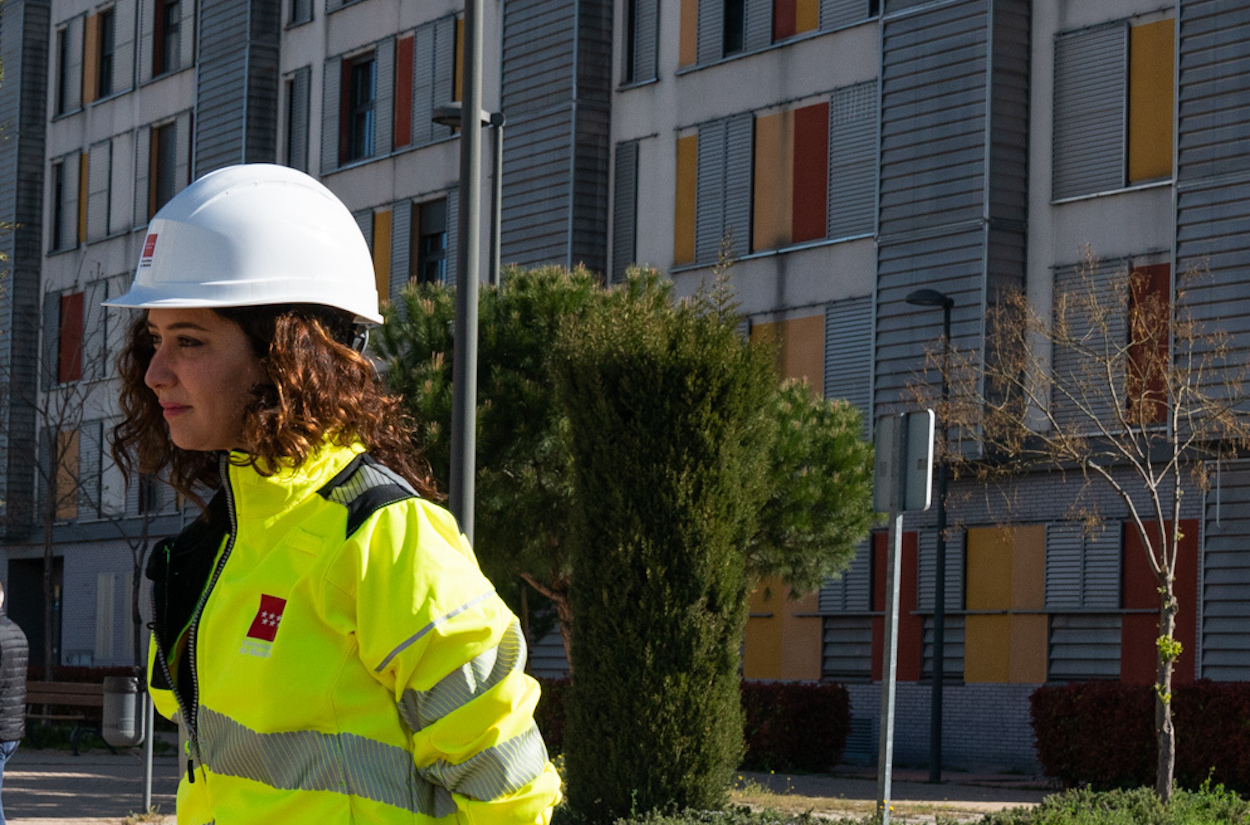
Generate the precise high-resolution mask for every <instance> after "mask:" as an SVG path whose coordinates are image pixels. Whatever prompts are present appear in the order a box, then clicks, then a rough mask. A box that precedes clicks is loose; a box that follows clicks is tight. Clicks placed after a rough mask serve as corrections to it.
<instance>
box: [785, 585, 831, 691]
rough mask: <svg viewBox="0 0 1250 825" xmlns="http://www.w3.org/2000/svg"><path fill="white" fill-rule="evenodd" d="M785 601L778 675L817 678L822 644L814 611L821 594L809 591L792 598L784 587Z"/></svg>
mask: <svg viewBox="0 0 1250 825" xmlns="http://www.w3.org/2000/svg"><path fill="white" fill-rule="evenodd" d="M784 604H785V608H784V614H783V616H782V623H783V634H782V635H783V638H782V645H781V678H782V679H801V680H805V681H817V680H819V679H820V668H821V656H822V655H823V644H824V638H823V632H822V631H823V626H822V623H821V620H820V617H819V616H817V615H814V614H815V613H816V611H817V610H819V609H820V596H819V594H817V593H809V594H807V595H806V596H804V597H803V598H801V599H794V598H791V596H790V589H789V588H788V587H787V588H786V591H785V599H784Z"/></svg>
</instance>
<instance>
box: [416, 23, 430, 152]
mask: <svg viewBox="0 0 1250 825" xmlns="http://www.w3.org/2000/svg"><path fill="white" fill-rule="evenodd" d="M434 28H435V24H433V23H427V24H426V25H424V26H421V27H420V28H419V29H417V31H416V34H414V35H413V40H412V145H413V146H424V145H425V144H427V143H429V142H430V141H432V140H433V139H434V122H433V121H432V120H430V116H431V115H432V114H433V112H434Z"/></svg>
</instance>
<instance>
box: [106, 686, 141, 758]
mask: <svg viewBox="0 0 1250 825" xmlns="http://www.w3.org/2000/svg"><path fill="white" fill-rule="evenodd" d="M146 701H147V693H145V692H144V690H143V688H142V682H140V681H139V679H138V677H136V676H106V677H104V725H103V733H104V741H105V742H108V743H109V744H110V745H112V746H113V747H117V748H131V747H134V746H135V745H140V744H143V734H144V730H143V728H144V724H143V722H144V713H143V710H144V707H143V706H144V702H146Z"/></svg>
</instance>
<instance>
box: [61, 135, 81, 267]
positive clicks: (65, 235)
mask: <svg viewBox="0 0 1250 825" xmlns="http://www.w3.org/2000/svg"><path fill="white" fill-rule="evenodd" d="M81 168H82V166H81V162H80V160H79V156H78V153H77V152H74V153H73V154H69V155H66V156H65V157H64V158H63V159H62V160H61V196H62V198H64V201H65V208H64V209H62V210H61V248H62V249H73V248H74V247H76V246H78V173H79V171H80V170H81Z"/></svg>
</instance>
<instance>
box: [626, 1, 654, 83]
mask: <svg viewBox="0 0 1250 825" xmlns="http://www.w3.org/2000/svg"><path fill="white" fill-rule="evenodd" d="M658 6H659V3H658V0H625V16H626V23H625V30H624V33H623V35H624V42H623V43H622V44H621V48H622V52H623V54H622V63H621V82H622V83H639V82H642V81H644V80H653V79H654V78H655V72H656V43H657V40H658V38H659V28H658V19H659V8H658Z"/></svg>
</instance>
